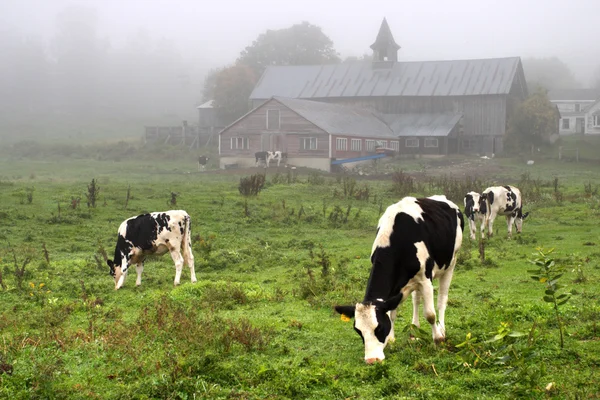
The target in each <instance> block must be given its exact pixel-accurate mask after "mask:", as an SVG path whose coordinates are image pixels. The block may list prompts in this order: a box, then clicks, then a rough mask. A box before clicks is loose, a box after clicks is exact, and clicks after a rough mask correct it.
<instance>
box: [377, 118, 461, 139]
mask: <svg viewBox="0 0 600 400" xmlns="http://www.w3.org/2000/svg"><path fill="white" fill-rule="evenodd" d="M461 117H462V115H461V114H384V115H383V120H384V121H385V122H386V123H387V124H388V125H389V127H390V128H391V129H392V131H393V132H394V135H395V136H418V137H423V136H438V137H443V136H448V135H449V134H450V132H452V129H454V127H455V126H456V124H458V121H460V118H461Z"/></svg>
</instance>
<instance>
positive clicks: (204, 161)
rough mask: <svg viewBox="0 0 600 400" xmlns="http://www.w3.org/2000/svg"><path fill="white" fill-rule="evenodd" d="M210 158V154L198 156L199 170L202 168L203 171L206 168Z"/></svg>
mask: <svg viewBox="0 0 600 400" xmlns="http://www.w3.org/2000/svg"><path fill="white" fill-rule="evenodd" d="M208 160H210V159H209V158H208V156H200V157H198V172H200V168H202V171H205V170H206V164H207V163H208Z"/></svg>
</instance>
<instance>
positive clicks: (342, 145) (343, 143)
mask: <svg viewBox="0 0 600 400" xmlns="http://www.w3.org/2000/svg"><path fill="white" fill-rule="evenodd" d="M335 149H336V150H340V151H348V139H346V138H337V139H335Z"/></svg>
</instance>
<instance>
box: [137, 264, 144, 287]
mask: <svg viewBox="0 0 600 400" xmlns="http://www.w3.org/2000/svg"><path fill="white" fill-rule="evenodd" d="M142 271H144V263H143V262H139V263H137V264H136V265H135V272H137V279H136V280H135V286H140V285H141V284H142Z"/></svg>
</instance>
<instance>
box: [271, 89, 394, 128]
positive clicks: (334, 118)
mask: <svg viewBox="0 0 600 400" xmlns="http://www.w3.org/2000/svg"><path fill="white" fill-rule="evenodd" d="M275 100H277V101H279V102H280V103H281V104H283V105H284V106H286V107H288V108H289V109H290V110H292V111H294V112H296V113H298V114H299V115H300V116H301V117H303V118H305V119H307V120H308V121H310V122H312V123H313V124H315V125H316V126H318V127H319V128H321V129H323V130H324V131H325V132H327V133H331V134H342V135H349V136H361V137H393V136H394V134H393V132H392V130H391V129H390V127H388V126H387V125H386V123H385V122H384V121H383V120H382V119H380V118H379V117H378V116H377V115H375V114H374V113H373V112H371V111H369V110H365V109H362V108H355V107H349V106H342V105H338V104H331V103H322V102H318V101H310V100H300V99H289V98H282V97H275Z"/></svg>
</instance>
